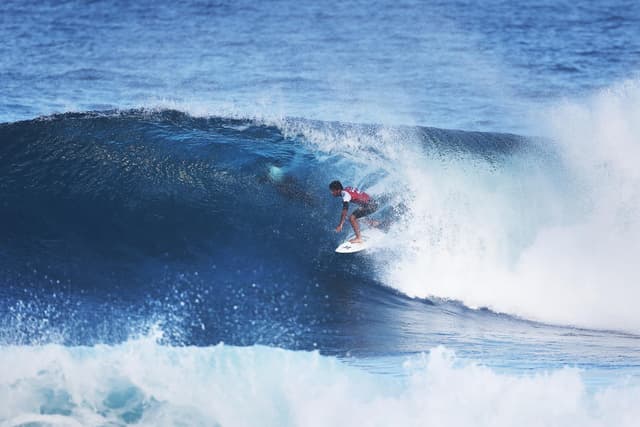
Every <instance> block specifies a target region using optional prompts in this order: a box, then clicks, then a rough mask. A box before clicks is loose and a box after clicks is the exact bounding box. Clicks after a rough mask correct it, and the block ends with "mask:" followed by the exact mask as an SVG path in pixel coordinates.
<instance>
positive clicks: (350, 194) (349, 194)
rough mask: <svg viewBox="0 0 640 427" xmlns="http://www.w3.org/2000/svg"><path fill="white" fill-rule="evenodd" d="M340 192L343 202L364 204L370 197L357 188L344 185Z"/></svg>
mask: <svg viewBox="0 0 640 427" xmlns="http://www.w3.org/2000/svg"><path fill="white" fill-rule="evenodd" d="M341 194H342V201H343V202H344V203H349V202H353V203H356V204H358V205H366V204H367V203H369V201H370V200H371V197H369V195H368V194H367V193H365V192H364V191H360V190H358V189H357V188H352V187H345V188H344V190H342V192H341Z"/></svg>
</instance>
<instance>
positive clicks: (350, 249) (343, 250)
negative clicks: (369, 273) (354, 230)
mask: <svg viewBox="0 0 640 427" xmlns="http://www.w3.org/2000/svg"><path fill="white" fill-rule="evenodd" d="M354 237H356V236H355V235H353V236H349V239H353V238H354ZM349 239H347V240H346V241H345V242H343V243H341V244H340V246H338V247H337V248H336V252H337V253H339V254H353V253H356V252H360V251H363V250H365V249H367V241H366V240H365V237H364V236H362V240H363V242H362V243H351V242H350V241H349Z"/></svg>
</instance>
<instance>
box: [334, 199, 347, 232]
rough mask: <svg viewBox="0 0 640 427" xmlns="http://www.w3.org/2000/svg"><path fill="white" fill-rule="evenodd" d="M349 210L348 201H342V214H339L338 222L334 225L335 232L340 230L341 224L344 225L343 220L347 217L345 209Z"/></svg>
mask: <svg viewBox="0 0 640 427" xmlns="http://www.w3.org/2000/svg"><path fill="white" fill-rule="evenodd" d="M348 210H349V202H344V203H343V204H342V214H341V215H340V224H338V226H337V227H336V233H339V232H341V231H342V226H343V225H344V221H345V220H346V219H347V211H348Z"/></svg>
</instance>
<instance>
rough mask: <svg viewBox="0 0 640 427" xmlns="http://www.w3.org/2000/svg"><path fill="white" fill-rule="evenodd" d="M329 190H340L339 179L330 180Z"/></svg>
mask: <svg viewBox="0 0 640 427" xmlns="http://www.w3.org/2000/svg"><path fill="white" fill-rule="evenodd" d="M329 190H340V191H342V183H341V182H340V181H331V184H329Z"/></svg>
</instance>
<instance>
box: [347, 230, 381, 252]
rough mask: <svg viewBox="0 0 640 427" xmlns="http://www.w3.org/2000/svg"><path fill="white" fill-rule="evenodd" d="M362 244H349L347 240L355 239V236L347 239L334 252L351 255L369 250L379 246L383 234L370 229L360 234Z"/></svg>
mask: <svg viewBox="0 0 640 427" xmlns="http://www.w3.org/2000/svg"><path fill="white" fill-rule="evenodd" d="M360 236H361V238H362V243H351V242H350V241H349V240H351V239H353V238H355V237H356V235H355V234H352V235H351V236H349V237H347V240H345V241H344V242H343V243H342V244H340V246H338V247H337V248H336V252H337V253H339V254H353V253H356V252H360V251H363V250H365V249H370V248H373V247H376V246H379V245H380V241H381V240H382V238H383V237H384V233H383V232H382V231H380V230H378V229H375V228H371V229H368V230H366V231H362V232H361V233H360Z"/></svg>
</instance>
